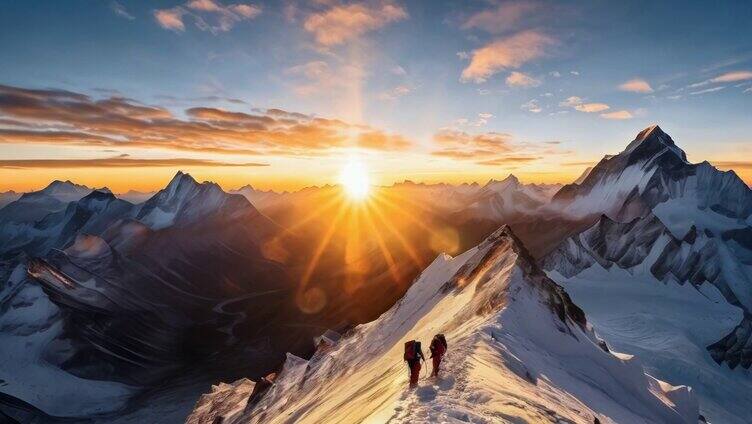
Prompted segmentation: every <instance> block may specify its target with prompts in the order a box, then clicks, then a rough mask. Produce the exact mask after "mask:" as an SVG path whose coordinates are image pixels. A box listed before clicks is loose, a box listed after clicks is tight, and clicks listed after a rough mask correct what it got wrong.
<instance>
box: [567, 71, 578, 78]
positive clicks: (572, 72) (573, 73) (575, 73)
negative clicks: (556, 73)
mask: <svg viewBox="0 0 752 424" xmlns="http://www.w3.org/2000/svg"><path fill="white" fill-rule="evenodd" d="M569 73H570V74H572V75H574V76H576V77H579V76H580V73H579V72H577V71H569Z"/></svg>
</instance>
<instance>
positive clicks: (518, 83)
mask: <svg viewBox="0 0 752 424" xmlns="http://www.w3.org/2000/svg"><path fill="white" fill-rule="evenodd" d="M506 82H507V85H508V86H510V87H537V86H539V85H541V82H540V80H537V79H535V78H533V77H531V76H529V75H527V74H523V73H522V72H517V71H514V72H512V73H511V74H509V76H508V77H507V79H506Z"/></svg>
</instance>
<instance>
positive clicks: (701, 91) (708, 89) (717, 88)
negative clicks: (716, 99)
mask: <svg viewBox="0 0 752 424" xmlns="http://www.w3.org/2000/svg"><path fill="white" fill-rule="evenodd" d="M724 88H726V86H725V85H720V86H718V87H713V88H706V89H704V90H698V91H692V92H691V93H689V94H691V95H693V96H696V95H698V94H705V93H715V92H716V91H720V90H723V89H724Z"/></svg>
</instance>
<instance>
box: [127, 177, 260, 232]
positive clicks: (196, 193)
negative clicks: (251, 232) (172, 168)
mask: <svg viewBox="0 0 752 424" xmlns="http://www.w3.org/2000/svg"><path fill="white" fill-rule="evenodd" d="M255 211H256V209H255V208H254V207H253V206H252V205H251V204H250V203H249V202H248V200H246V198H245V197H243V196H241V195H239V194H229V193H226V192H224V191H223V190H222V188H221V187H219V185H217V184H216V183H212V182H204V183H198V182H197V181H196V180H195V179H193V177H191V176H190V175H189V174H185V173H183V172H182V171H178V172H177V173H176V174H175V176H174V177H173V178H172V180H171V181H170V183H169V184H168V185H167V187H165V188H164V189H162V190H160V191H159V192H157V193H156V194H155V195H154V196H153V197H152V198H150V199H149V200H147V201H146V202H144V203H143V205H142V206H141V209H140V210H139V211H138V213H137V215H136V219H138V220H139V221H141V222H142V223H144V224H146V225H148V226H149V227H150V228H151V229H153V230H159V229H162V228H166V227H169V226H172V225H179V224H185V223H189V222H191V223H192V222H198V220H200V219H201V218H203V217H206V216H209V215H213V214H215V213H221V214H227V215H232V216H236V215H238V214H240V213H246V212H255Z"/></svg>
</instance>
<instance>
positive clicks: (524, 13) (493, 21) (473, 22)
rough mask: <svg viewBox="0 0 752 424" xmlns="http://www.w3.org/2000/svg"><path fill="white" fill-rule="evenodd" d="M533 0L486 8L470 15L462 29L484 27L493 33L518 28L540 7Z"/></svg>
mask: <svg viewBox="0 0 752 424" xmlns="http://www.w3.org/2000/svg"><path fill="white" fill-rule="evenodd" d="M540 6H541V5H540V4H539V3H537V2H533V1H508V2H504V3H501V4H499V5H498V6H497V7H496V8H495V9H490V10H484V11H481V12H478V13H476V14H474V15H472V16H470V17H469V18H468V19H467V20H466V21H465V22H464V23H463V24H462V29H482V30H484V31H486V32H490V33H492V34H497V33H501V32H508V31H510V30H513V29H516V28H518V26H519V24H520V23H521V21H522V20H523V19H524V18H526V17H528V16H531V15H533V12H536V11H538V10H539V9H540Z"/></svg>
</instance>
